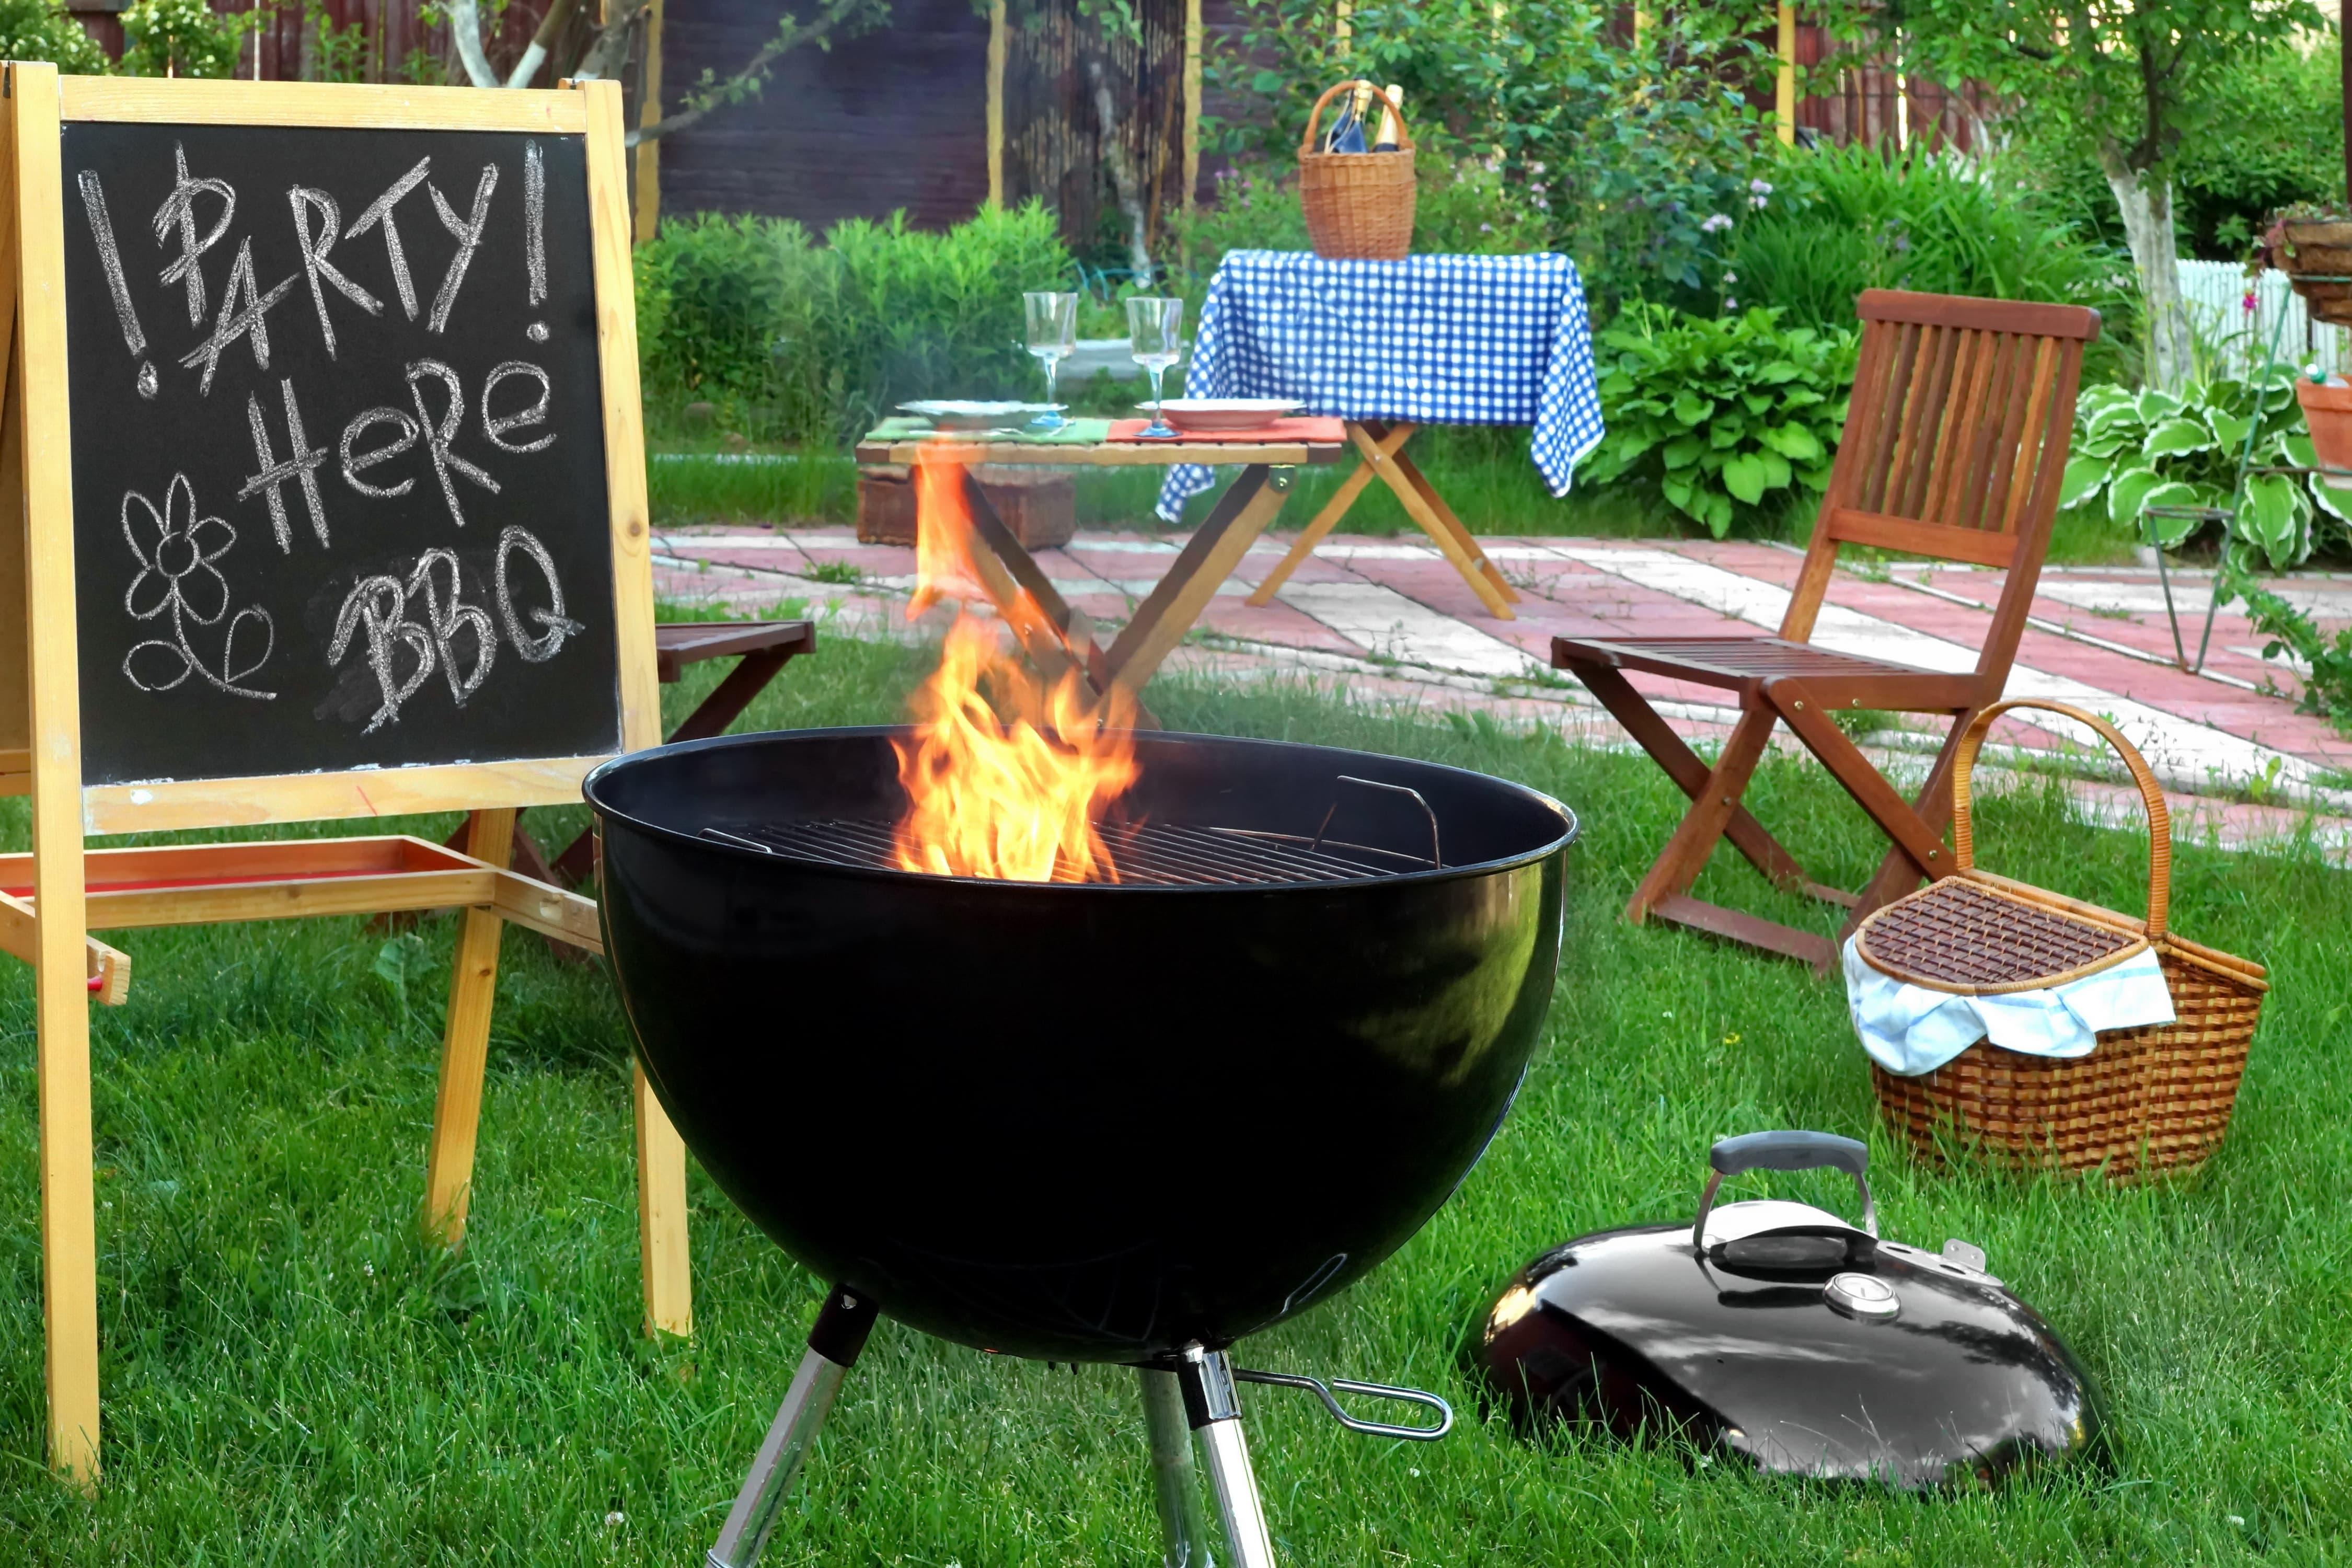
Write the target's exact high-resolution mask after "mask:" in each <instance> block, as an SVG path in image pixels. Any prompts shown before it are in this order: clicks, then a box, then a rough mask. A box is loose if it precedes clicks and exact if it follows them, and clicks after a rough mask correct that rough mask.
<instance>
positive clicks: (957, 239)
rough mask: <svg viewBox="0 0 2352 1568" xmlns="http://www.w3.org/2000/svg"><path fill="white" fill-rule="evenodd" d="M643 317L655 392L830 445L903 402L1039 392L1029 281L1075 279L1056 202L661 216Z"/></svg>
mask: <svg viewBox="0 0 2352 1568" xmlns="http://www.w3.org/2000/svg"><path fill="white" fill-rule="evenodd" d="M635 266H636V282H637V332H638V339H639V342H640V344H641V350H640V362H641V363H642V365H643V367H644V375H645V381H646V391H647V393H648V394H649V395H651V396H652V397H653V398H654V399H655V401H656V404H657V405H663V404H667V405H676V404H679V403H683V402H687V401H689V400H697V399H699V400H704V401H708V402H710V403H712V404H714V405H718V407H719V411H720V414H721V416H722V418H723V419H724V420H725V421H726V422H727V423H728V424H729V425H730V426H732V427H734V428H736V429H739V430H741V431H743V432H744V433H746V434H748V435H757V436H761V437H769V438H773V439H781V440H786V441H799V442H809V443H814V444H817V445H823V446H832V445H839V444H843V443H846V442H849V441H853V440H855V439H856V437H858V436H859V435H860V434H862V433H863V432H864V431H866V430H867V429H869V428H871V427H872V426H873V425H874V424H875V423H876V421H877V420H878V419H880V418H881V417H882V416H884V415H886V414H887V413H888V412H889V410H890V409H891V408H892V407H893V406H894V405H897V404H898V403H899V402H902V401H904V400H906V399H908V398H915V397H925V396H938V395H954V396H960V397H990V396H1006V395H1022V394H1027V393H1034V392H1035V391H1036V389H1037V384H1036V366H1035V362H1034V361H1033V360H1031V359H1030V358H1029V356H1028V353H1027V352H1026V350H1025V349H1024V347H1023V345H1022V314H1021V296H1022V294H1023V293H1024V291H1026V290H1029V289H1047V288H1054V287H1057V286H1066V283H1067V280H1068V278H1069V274H1070V270H1071V262H1070V257H1069V253H1068V252H1067V251H1066V250H1065V249H1064V248H1063V247H1062V244H1061V241H1060V239H1059V238H1058V237H1057V236H1056V234H1055V226H1054V219H1053V216H1052V215H1051V214H1049V213H1048V212H1046V211H1045V208H1044V207H1042V206H1041V205H1038V204H1036V203H1034V202H1032V203H1030V204H1029V205H1026V206H1024V207H1022V208H1020V209H1019V210H1017V211H1010V212H1007V211H1000V210H995V209H983V210H982V212H981V213H980V214H979V215H977V216H974V217H972V218H970V219H968V220H967V221H965V222H963V223H961V224H958V225H957V226H955V227H953V228H951V229H949V230H947V231H946V232H944V233H927V232H925V231H922V230H919V229H911V228H908V226H907V224H906V220H905V217H904V216H903V215H901V216H895V217H893V218H891V219H890V220H889V221H888V222H887V223H871V222H867V221H866V220H863V219H856V220H852V221H849V222H846V223H842V224H837V225H835V226H834V227H833V229H832V230H831V231H830V232H829V233H828V234H827V235H826V237H825V243H824V244H823V245H817V244H815V243H814V242H813V241H812V240H811V238H810V237H809V234H808V231H807V230H806V229H804V228H803V227H802V226H800V225H799V224H796V223H793V222H790V221H787V220H782V219H774V218H759V217H722V216H716V215H709V214H706V215H702V216H698V217H692V218H688V219H685V220H682V221H666V222H664V223H663V225H662V226H661V228H660V230H659V232H658V233H656V236H655V237H653V238H652V239H651V240H649V241H647V242H646V244H644V245H641V246H639V247H637V250H636V255H635Z"/></svg>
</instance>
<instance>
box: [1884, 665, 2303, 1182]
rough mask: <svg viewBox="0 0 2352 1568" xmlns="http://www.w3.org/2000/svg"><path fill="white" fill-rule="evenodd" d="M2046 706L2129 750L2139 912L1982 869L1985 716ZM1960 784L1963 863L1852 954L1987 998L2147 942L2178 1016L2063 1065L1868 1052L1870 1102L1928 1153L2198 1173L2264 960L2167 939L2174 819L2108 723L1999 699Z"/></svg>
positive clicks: (2219, 1128) (2260, 986)
mask: <svg viewBox="0 0 2352 1568" xmlns="http://www.w3.org/2000/svg"><path fill="white" fill-rule="evenodd" d="M2016 708H2042V709H2047V710H2050V711H2052V712H2053V713H2063V714H2064V715H2065V716H2066V717H2068V718H2070V719H2073V720H2074V721H2077V722H2079V723H2082V724H2085V725H2087V726H2089V727H2090V728H2091V729H2093V730H2095V731H2097V732H2098V733H2099V735H2100V736H2101V737H2102V738H2104V739H2105V741H2106V742H2107V743H2108V744H2109V745H2111V746H2113V747H2114V748H2115V749H2116V752H2118V753H2120V754H2121V756H2122V757H2123V760H2124V763H2125V765H2126V766H2127V767H2128V768H2130V770H2131V775H2132V781H2133V782H2134V783H2135V784H2137V785H2138V786H2139V793H2140V799H2141V800H2142V802H2144V803H2145V804H2146V805H2147V817H2148V837H2149V854H2148V887H2147V919H2146V920H2134V919H2132V918H2131V917H2130V916H2129V915H2124V914H2118V913H2116V911H2115V910H2105V909H2101V908H2099V907H2098V906H2097V905H2095V904H2086V903H2083V902H2080V901H2079V900H2074V899H2070V898H2067V897H2065V896H2064V895H2063V894H2059V893H2053V892H2048V891H2045V890H2043V889H2040V888H2036V887H2032V886H2031V885H2030V884H2027V883H2023V882H2017V881H2012V880H2011V879H2008V878H2006V877H1998V876H1995V875H1993V874H1992V873H1990V872H1988V871H1981V870H1979V869H1978V868H1976V866H1975V864H1974V858H1975V843H1974V836H1973V829H1972V825H1971V823H1970V821H1969V770H1970V769H1971V768H1972V767H1973V766H1974V765H1975V763H1976V759H1977V752H1978V749H1979V747H1980V746H1982V745H1983V743H1984V737H1985V731H1986V730H1987V729H1988V728H1989V727H1990V725H1991V723H1992V721H1993V720H1995V719H1997V718H1999V717H2000V715H2001V714H2003V713H2006V712H2008V711H2010V710H2012V709H2016ZM1955 761H1956V763H1957V766H1956V768H1955V770H1954V773H1953V780H1952V818H1953V826H1952V848H1953V858H1954V860H1955V862H1956V864H1957V865H1958V870H1957V871H1955V872H1954V873H1953V874H1952V875H1950V876H1948V877H1945V878H1944V879H1941V880H1940V881H1937V882H1936V883H1935V884H1934V885H1933V886H1930V887H1927V888H1924V889H1920V890H1919V891H1918V892H1916V893H1914V894H1912V895H1911V896H1910V897H1908V898H1906V899H1902V900H1897V901H1896V902H1895V903H1892V904H1889V905H1887V906H1886V908H1885V909H1883V910H1879V911H1878V912H1877V913H1876V914H1874V915H1873V916H1871V917H1870V918H1869V919H1868V920H1866V921H1864V922H1863V923H1862V926H1861V928H1860V929H1859V930H1858V931H1856V932H1855V933H1854V939H1855V942H1856V944H1857V946H1858V949H1859V951H1860V952H1861V955H1862V957H1863V958H1864V961H1865V962H1867V963H1870V964H1871V965H1872V966H1874V968H1877V969H1879V970H1881V971H1883V972H1884V973H1888V974H1891V975H1893V976H1894V977H1895V978H1896V979H1898V980H1903V981H1907V982H1908V983H1910V984H1914V985H1922V986H1926V987H1928V988H1929V989H1931V990H1939V991H1949V992H1957V993H1962V994H1977V995H1983V994H1992V993H1997V992H2005V991H2026V990H2035V989H2040V988H2043V987H2048V986H2053V985H2058V984H2064V983H2065V982H2067V981H2070V980H2074V979H2078V978H2080V977H2082V976H2083V975H2085V974H2089V973H2095V971H2097V970H2100V969H2104V968H2105V967H2107V966H2108V965H2110V964H2114V963H2122V962H2124V961H2125V960H2126V959H2128V958H2131V957H2132V956H2134V955H2135V954H2137V953H2138V952H2141V951H2143V950H2144V949H2147V948H2154V949H2155V951H2156V955H2157V962H2158V965H2159V966H2160V967H2161V968H2162V970H2163V972H2164V979H2165V984H2166V985H2167V986H2168V988H2169V989H2170V991H2171V993H2172V1009H2173V1012H2174V1014H2175V1020H2174V1021H2173V1022H2172V1023H2170V1024H2164V1025H2158V1026H2150V1027H2147V1028H2138V1029H2113V1030H2106V1031H2103V1032H2102V1033H2101V1034H2100V1035H2099V1037H2098V1045H2097V1047H2096V1048H2095V1049H2094V1050H2093V1051H2092V1053H2091V1054H2090V1055H2089V1056H2087V1057H2080V1058H2074V1059H2071V1060H2068V1059H2059V1058H2045V1057H2037V1056H2028V1055H2026V1054H2024V1053H2022V1052H2018V1051H2009V1050H2003V1049H2001V1048H2000V1047H1998V1046H1995V1045H1993V1044H1992V1043H1991V1042H1990V1041H1989V1040H1979V1041H1978V1042H1977V1043H1976V1044H1975V1045H1973V1046H1970V1047H1969V1048H1968V1049H1967V1050H1965V1051H1963V1052H1961V1053H1960V1054H1959V1055H1958V1057H1955V1058H1952V1059H1951V1060H1950V1061H1948V1062H1946V1063H1945V1064H1944V1065H1943V1066H1942V1067H1940V1068H1937V1069H1936V1070H1934V1071H1933V1072H1929V1073H1926V1074H1923V1075H1921V1076H1919V1077H1917V1078H1904V1077H1901V1076H1898V1075H1897V1074H1895V1073H1891V1072H1888V1071H1887V1070H1886V1069H1885V1068H1882V1067H1880V1066H1879V1065H1878V1064H1877V1063H1876V1062H1873V1063H1872V1064H1871V1069H1870V1070H1871V1078H1872V1080H1873V1082H1874V1084H1875V1085H1876V1088H1877V1090H1878V1105H1879V1110H1880V1111H1881V1112H1882V1113H1883V1114H1884V1115H1885V1118H1886V1120H1887V1122H1888V1124H1889V1125H1890V1126H1893V1127H1895V1128H1896V1129H1899V1130H1900V1131H1903V1132H1904V1133H1905V1134H1906V1135H1907V1136H1908V1137H1909V1139H1910V1141H1911V1143H1912V1146H1913V1147H1914V1148H1915V1149H1916V1150H1917V1151H1919V1152H1920V1153H1922V1154H1923V1155H1925V1156H1927V1157H1928V1158H1930V1159H1933V1158H1937V1157H1938V1154H1939V1146H1940V1145H1939V1140H1943V1139H1957V1141H1958V1142H1962V1143H1966V1144H1973V1145H1976V1146H1977V1147H1979V1149H1980V1150H1981V1151H1982V1152H1984V1153H1985V1154H1987V1155H1988V1156H1990V1158H1991V1159H1993V1160H1994V1161H1995V1162H1997V1163H2004V1164H2008V1165H2011V1166H2012V1167H2016V1168H2021V1169H2042V1170H2058V1171H2088V1170H2094V1169H2097V1168H2100V1167H2102V1166H2104V1167H2105V1172H2106V1174H2107V1176H2108V1178H2109V1179H2110V1180H2111V1181H2134V1180H2139V1179H2144V1178H2146V1177H2148V1176H2152V1175H2156V1174H2158V1173H2164V1172H2179V1171H2185V1170H2189V1169H2191V1168H2193V1167H2195V1166H2196V1165H2198V1164H2199V1163H2201V1162H2202V1161H2203V1160H2204V1159H2205V1157H2206V1156H2207V1155H2208V1154H2210V1153H2211V1152H2212V1151H2213V1149H2214V1147H2215V1146H2216V1145H2217V1144H2219V1143H2220V1142H2221V1134H2222V1133H2223V1132H2224V1131H2227V1130H2228V1129H2229V1125H2230V1111H2231V1107H2232V1106H2233V1105H2234V1104H2235V1103H2236V1101H2237V1098H2238V1080H2239V1079H2240V1078H2241V1077H2242V1075H2243V1073H2244V1072H2245V1068H2246V1047H2247V1046H2248V1045H2249V1044H2250V1043H2251V1042H2252V1039H2253V1034H2254V1021H2255V1017H2256V1016H2257V1015H2258V1014H2259V1013H2260V1011H2261V1009H2262V1005H2263V994H2264V993H2265V992H2266V991H2268V990H2269V989H2270V986H2269V983H2268V982H2267V980H2266V979H2265V978H2264V975H2263V967H2262V965H2260V964H2258V963H2249V962H2248V961H2247V960H2245V959H2242V958H2234V957H2231V955H2230V954H2228V953H2226V952H2216V951H2215V950H2214V949H2212V948H2210V947H2204V946H2201V945H2200V944H2199V943H2196V942H2189V941H2187V940H2185V939H2183V938H2181V937H2179V936H2176V935H2174V934H2173V933H2172V931H2170V930H2169V929H2168V927H2167V925H2166V923H2165V915H2166V906H2167V903H2168V900H2169V898H2170V893H2171V881H2172V825H2171V819H2170V816H2168V813H2167V812H2166V810H2165V806H2164V792H2163V791H2162V790H2161V789H2160V788H2158V785H2157V782H2156V776H2155V774H2153V773H2150V772H2149V770H2148V766H2147V761H2146V760H2145V759H2143V758H2142V757H2141V756H2140V754H2139V752H2137V751H2135V750H2134V749H2133V748H2132V745H2131V742H2128V741H2126V740H2125V739H2124V738H2123V736H2122V735H2120V734H2119V733H2117V732H2116V728H2115V726H2114V725H2112V724H2110V723H2108V722H2106V721H2105V720H2103V719H2100V718H2097V717H2095V715H2092V714H2089V713H2085V712H2084V711H2082V710H2080V709H2076V708H2070V707H2067V706H2065V705H2064V704H2063V703H2057V702H2034V701H2016V702H2000V703H1996V704H1994V705H1993V706H1992V707H1990V708H1988V709H1986V710H1984V711H1983V712H1982V713H1980V714H1979V715H1978V716H1977V719H1976V721H1975V722H1974V723H1972V724H1970V725H1969V730H1968V733H1967V734H1966V735H1965V736H1963V737H1962V738H1961V742H1960V748H1959V752H1958V756H1957V757H1956V759H1955Z"/></svg>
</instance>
